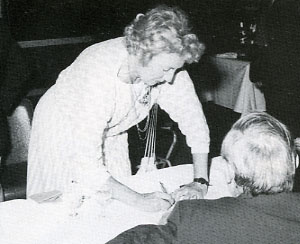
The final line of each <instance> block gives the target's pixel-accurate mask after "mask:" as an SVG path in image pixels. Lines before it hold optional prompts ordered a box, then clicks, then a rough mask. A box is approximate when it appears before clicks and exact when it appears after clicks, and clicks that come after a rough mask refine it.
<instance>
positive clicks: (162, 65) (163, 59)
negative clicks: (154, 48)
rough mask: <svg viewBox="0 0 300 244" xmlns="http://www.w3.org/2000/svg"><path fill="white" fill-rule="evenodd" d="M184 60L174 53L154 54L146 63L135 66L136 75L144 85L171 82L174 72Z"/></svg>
mask: <svg viewBox="0 0 300 244" xmlns="http://www.w3.org/2000/svg"><path fill="white" fill-rule="evenodd" d="M183 64H184V60H183V58H182V57H180V56H179V55H178V54H175V53H161V54H158V55H156V56H154V57H153V58H152V59H151V60H150V61H149V63H148V64H147V65H145V66H139V67H138V68H137V74H138V77H139V78H140V79H141V81H142V82H144V83H145V84H146V85H149V86H154V85H157V84H160V83H165V82H168V83H172V82H173V78H174V75H175V72H176V70H177V69H179V68H181V67H182V66H183Z"/></svg>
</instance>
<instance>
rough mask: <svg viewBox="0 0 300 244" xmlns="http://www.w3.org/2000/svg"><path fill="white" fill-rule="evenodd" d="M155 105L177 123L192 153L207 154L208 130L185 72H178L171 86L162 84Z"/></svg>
mask: <svg viewBox="0 0 300 244" xmlns="http://www.w3.org/2000/svg"><path fill="white" fill-rule="evenodd" d="M157 103H158V104H159V106H160V107H161V108H162V109H163V110H165V111H166V112H167V113H168V114H169V116H170V118H171V119H172V120H174V121H175V122H177V123H178V126H179V129H180V130H181V132H182V133H183V134H184V135H185V136H186V142H187V145H188V146H190V147H191V150H192V153H208V152H209V142H210V139H209V129H208V126H207V123H206V118H205V115H204V113H203V109H202V105H201V103H200V101H199V99H198V96H197V94H196V92H195V88H194V85H193V82H192V80H191V78H190V77H189V75H188V73H187V72H186V71H181V72H179V73H178V74H177V75H176V77H175V80H174V83H173V84H164V85H163V87H162V88H161V91H160V95H159V97H158V100H157Z"/></svg>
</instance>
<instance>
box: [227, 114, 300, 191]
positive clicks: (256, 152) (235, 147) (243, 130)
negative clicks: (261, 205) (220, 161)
mask: <svg viewBox="0 0 300 244" xmlns="http://www.w3.org/2000/svg"><path fill="white" fill-rule="evenodd" d="M221 155H222V156H223V157H224V158H225V159H226V160H227V161H228V163H229V164H231V165H232V166H233V167H234V169H235V180H236V182H237V184H238V185H240V186H242V187H243V188H244V191H246V192H249V193H251V194H252V195H258V194H271V193H278V192H283V191H291V190H292V188H293V179H294V174H295V169H296V153H295V149H294V143H293V141H292V139H291V135H290V132H289V130H288V129H287V127H286V126H285V125H283V124H282V123H281V122H280V121H278V120H277V119H275V118H274V117H272V116H271V115H269V114H267V113H262V112H261V113H260V112H255V113H250V114H248V115H245V116H243V117H242V118H240V119H239V120H238V121H237V122H236V123H235V124H234V125H233V126H232V128H231V130H230V131H229V132H228V133H227V135H226V137H225V139H224V140H223V143H222V149H221Z"/></svg>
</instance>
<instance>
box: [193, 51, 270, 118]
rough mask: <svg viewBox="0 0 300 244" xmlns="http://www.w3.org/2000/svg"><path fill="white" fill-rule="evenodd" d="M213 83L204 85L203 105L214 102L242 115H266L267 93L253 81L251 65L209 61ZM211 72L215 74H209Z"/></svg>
mask: <svg viewBox="0 0 300 244" xmlns="http://www.w3.org/2000/svg"><path fill="white" fill-rule="evenodd" d="M205 62H208V64H209V66H210V67H211V69H210V70H212V71H213V72H216V74H214V76H213V77H214V80H213V81H204V82H203V83H202V84H201V88H200V92H199V96H200V100H201V101H202V102H209V101H211V102H213V103H215V104H217V105H220V106H223V107H225V108H229V109H232V110H233V111H235V112H237V113H241V114H246V113H249V112H252V111H266V103H265V98H264V95H263V93H262V92H261V91H260V90H259V89H258V88H257V87H256V86H255V84H254V83H252V82H251V81H250V78H249V71H250V62H249V61H244V60H238V59H233V58H221V57H212V56H210V57H207V58H206V60H205ZM209 72H211V71H209Z"/></svg>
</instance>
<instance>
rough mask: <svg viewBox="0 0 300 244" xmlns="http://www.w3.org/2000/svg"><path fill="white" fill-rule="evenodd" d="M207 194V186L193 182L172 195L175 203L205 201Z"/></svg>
mask: <svg viewBox="0 0 300 244" xmlns="http://www.w3.org/2000/svg"><path fill="white" fill-rule="evenodd" d="M206 193H207V186H206V185H205V184H199V183H197V182H191V183H189V184H187V185H184V186H182V187H180V188H179V189H177V190H176V191H174V192H173V193H172V194H171V195H172V197H173V198H174V199H175V201H181V200H190V199H203V198H204V196H205V195H206Z"/></svg>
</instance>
